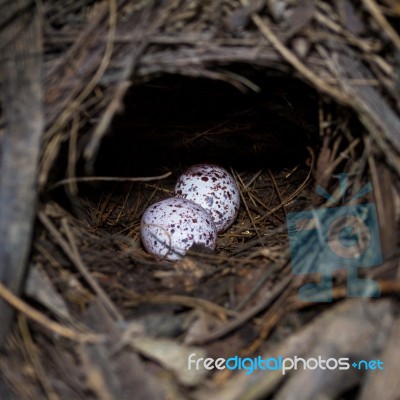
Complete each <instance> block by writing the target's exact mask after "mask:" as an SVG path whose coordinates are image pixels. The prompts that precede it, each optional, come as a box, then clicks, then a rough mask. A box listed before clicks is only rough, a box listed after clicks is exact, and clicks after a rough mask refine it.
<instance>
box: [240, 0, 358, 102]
mask: <svg viewBox="0 0 400 400" xmlns="http://www.w3.org/2000/svg"><path fill="white" fill-rule="evenodd" d="M242 3H245V1H244V0H242ZM251 18H252V20H253V22H254V24H255V25H256V26H257V27H258V29H259V30H260V32H261V33H262V34H263V35H264V36H265V38H266V39H267V40H268V41H269V42H270V43H271V45H272V46H273V47H274V48H275V50H276V51H277V52H278V53H279V54H280V55H281V56H282V57H283V59H285V60H286V61H287V62H288V63H289V64H291V65H292V66H293V67H294V68H295V69H296V70H297V71H298V72H299V73H300V74H301V75H303V76H304V77H305V78H306V79H308V80H309V81H310V82H311V83H312V84H313V85H314V86H315V87H317V88H318V89H319V90H320V91H321V92H324V93H326V94H328V95H330V96H332V97H334V98H335V99H336V100H337V101H338V102H340V103H342V104H344V105H351V102H350V99H349V97H348V96H347V95H345V94H343V92H341V91H340V90H338V89H336V88H335V87H333V86H331V85H328V84H326V82H325V81H324V80H323V79H321V78H320V77H319V76H317V75H316V74H315V73H314V72H313V71H311V69H309V68H308V67H307V66H306V65H305V64H303V63H302V62H301V61H300V60H299V59H298V58H297V57H296V56H295V55H294V54H293V53H292V52H291V51H290V50H289V49H288V48H287V47H286V46H285V45H284V44H283V43H282V42H281V41H280V40H279V38H278V37H277V36H276V35H275V34H274V33H273V32H272V30H271V29H270V28H269V26H268V24H267V23H266V22H265V21H263V20H262V18H261V17H260V16H259V15H257V14H255V13H253V14H252V16H251Z"/></svg>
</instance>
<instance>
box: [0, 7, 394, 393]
mask: <svg viewBox="0 0 400 400" xmlns="http://www.w3.org/2000/svg"><path fill="white" fill-rule="evenodd" d="M279 4H280V2H275V1H270V0H268V1H266V2H258V1H250V2H247V1H232V2H227V3H225V2H213V1H211V2H208V1H177V2H176V1H163V2H152V1H150V2H136V1H117V0H109V1H106V2H97V1H92V0H90V1H89V0H88V1H86V0H81V1H79V2H69V1H65V0H58V1H52V2H50V1H44V5H43V8H39V9H37V8H36V7H33V8H32V7H31V4H30V3H29V2H28V1H27V2H26V4H25V3H24V1H21V2H20V3H18V4H16V5H13V6H12V7H14V8H15V9H14V8H13V10H14V11H15V15H14V14H12V13H11V14H12V15H11V17H12V18H9V17H10V14H6V13H5V14H4V15H6V16H7V18H6V19H5V21H4V24H0V29H1V30H3V31H4V33H2V35H4V41H3V42H4V43H5V44H4V45H2V46H3V47H4V54H5V55H4V57H5V60H6V61H7V60H8V61H7V62H5V63H4V66H2V88H4V95H3V97H2V113H3V114H4V115H3V119H4V121H5V122H4V133H3V125H2V133H1V136H0V145H1V158H0V162H1V168H2V182H1V192H0V222H1V223H0V227H1V229H2V231H1V235H2V237H3V238H4V244H3V245H2V246H1V247H0V249H1V252H0V264H1V263H3V265H4V266H3V267H2V268H1V269H0V272H1V275H0V278H1V282H2V284H1V285H0V297H1V299H2V302H1V303H0V307H1V310H0V311H1V315H2V321H3V324H2V325H1V326H0V339H1V341H2V346H3V353H2V354H1V356H0V371H1V380H0V397H2V396H3V397H4V398H6V399H12V398H15V399H19V398H21V399H22V398H24V399H35V400H36V399H39V398H48V399H101V400H103V399H104V400H105V399H107V400H108V399H167V398H169V399H178V400H179V399H194V400H203V399H211V398H212V399H216V400H228V399H229V400H230V399H264V398H271V399H287V398H296V399H297V398H298V399H314V398H321V397H324V398H329V399H339V398H342V399H353V398H357V399H361V400H366V399H375V398H385V399H388V400H391V399H393V400H394V399H397V398H398V397H399V396H400V388H399V382H398V380H397V379H395V378H393V376H394V375H393V374H391V373H388V372H387V371H391V370H395V369H396V368H397V367H396V363H397V360H398V357H399V352H398V350H397V349H398V348H400V347H399V346H398V344H399V343H398V338H399V337H400V335H399V334H398V333H399V322H398V312H396V308H398V293H399V289H400V283H399V279H398V277H399V271H398V239H397V238H398V230H399V229H398V228H399V226H398V221H399V204H400V203H399V187H398V186H399V185H398V175H399V171H400V162H399V154H398V153H399V151H400V141H399V139H398V132H400V120H399V118H398V115H399V104H400V98H399V95H398V90H397V88H398V76H397V73H396V71H397V68H398V61H396V60H397V59H398V54H397V53H398V48H399V46H400V39H399V38H398V33H397V31H396V21H397V20H398V15H399V10H398V7H397V6H395V5H394V4H392V2H389V1H381V2H376V1H375V0H362V1H355V0H354V1H352V0H344V1H339V2H326V1H324V2H320V1H317V0H315V1H309V2H308V1H305V2H298V3H297V2H295V3H294V4H292V3H290V4H289V3H288V4H285V6H283V5H281V6H280V5H279ZM21 7H22V8H21ZM0 14H1V13H0ZM14 17H15V18H14ZM15 21H16V22H15ZM19 35H22V36H21V37H20V36H19ZM14 37H19V38H22V39H21V42H19V41H18V45H14V42H13V40H10V38H14ZM40 38H43V39H44V41H43V42H44V43H43V44H44V46H42V45H41V40H40ZM32 51H33V52H34V53H35V54H40V57H39V56H38V57H34V58H33V57H30V55H31V53H32ZM21 54H22V56H21ZM10 60H11V61H10ZM21 60H22V61H23V62H21ZM16 72H17V73H16ZM22 88H23V89H24V90H22ZM38 88H42V91H43V98H42V96H41V90H39V89H38ZM21 143H27V145H26V146H21ZM199 162H211V163H215V164H218V165H221V166H222V167H224V168H226V169H227V170H229V172H230V173H231V174H232V176H233V177H234V179H235V180H236V183H237V185H238V187H239V190H240V196H241V206H240V211H239V215H238V217H237V219H236V221H235V222H234V224H233V225H232V227H230V228H229V229H228V230H227V231H226V232H223V233H221V234H219V235H218V239H217V248H216V251H215V252H208V251H204V250H203V249H202V248H198V247H195V248H192V249H191V250H190V251H189V252H188V254H187V255H186V256H185V257H184V258H183V259H182V260H179V261H176V262H168V261H166V260H159V259H156V258H155V257H153V256H151V255H149V254H147V253H146V252H145V250H144V248H143V246H142V243H141V240H140V219H141V216H142V214H143V212H144V210H145V209H146V208H147V207H148V206H149V205H150V204H153V203H155V202H156V201H158V200H161V199H165V198H167V197H170V196H172V195H173V187H174V185H175V182H176V179H177V178H178V176H179V175H180V174H181V173H182V171H183V170H184V169H185V168H187V167H188V166H190V165H193V164H196V163H199ZM35 166H36V167H35ZM344 174H346V176H347V181H345V180H344V176H345V175H344ZM3 177H4V179H3ZM34 182H37V185H34ZM369 183H370V184H371V189H372V190H364V188H365V187H366V185H368V184H369ZM367 187H368V186H367ZM21 188H22V189H21ZM360 193H361V195H359V196H358V194H360ZM357 196H358V197H357ZM334 199H338V201H337V202H336V203H335V200H334ZM351 199H355V200H354V201H353V200H351ZM35 204H37V206H34V205H35ZM368 205H373V207H374V210H376V215H377V219H378V221H379V226H378V224H376V226H375V225H374V226H372V225H369V227H370V228H371V227H372V228H371V229H373V230H374V233H373V235H372V234H370V236H368V235H366V234H365V231H361V232H356V233H357V234H358V235H359V236H357V235H354V232H353V231H351V232H350V234H349V235H350V236H349V237H350V239H351V240H355V236H357V238H364V239H365V238H366V240H365V243H367V244H368V243H370V242H371V240H372V239H371V237H372V238H373V240H375V239H376V237H379V238H380V243H379V249H378V247H376V248H374V249H375V250H376V251H378V250H379V253H382V260H381V261H380V262H379V263H375V264H373V265H359V266H357V268H356V270H357V271H356V274H357V277H360V278H365V279H370V280H371V281H370V282H372V281H373V282H376V283H377V284H378V285H379V289H380V293H379V296H378V297H376V298H373V299H372V298H371V297H373V295H374V294H375V295H376V293H372V292H363V291H358V292H357V293H356V292H353V294H352V292H351V291H350V289H349V282H348V279H349V278H348V276H351V275H350V272H351V270H350V269H348V268H347V265H348V264H346V266H344V265H345V264H344V261H343V265H342V264H341V261H340V260H339V261H337V263H336V264H335V266H334V267H332V270H331V271H330V273H331V282H333V285H332V287H331V288H329V287H325V288H322V289H321V291H320V294H321V293H322V295H321V296H320V297H317V298H314V299H311V300H310V299H309V301H304V299H302V298H301V296H300V295H299V293H300V292H299V289H301V288H302V287H303V286H304V285H305V284H308V283H312V282H324V281H322V278H321V272H323V271H322V270H318V269H312V268H311V269H310V270H307V271H306V272H307V273H297V272H298V271H296V269H295V264H296V262H298V261H299V260H298V259H297V260H295V259H294V258H293V253H291V251H290V250H291V247H290V244H291V242H290V240H289V239H290V233H291V232H290V230H289V228H288V226H289V219H288V215H290V213H295V212H309V213H314V215H315V214H316V213H318V212H320V211H321V210H324V209H328V210H333V209H334V207H336V208H339V209H340V208H341V207H347V206H349V207H350V206H352V207H355V208H354V209H355V210H365V209H366V208H365V207H369V206H368ZM357 207H359V208H357ZM371 207H372V206H371ZM374 212H375V211H374ZM328 213H329V211H328ZM357 217H358V218H359V219H361V220H362V221H364V225H365V224H367V225H368V224H370V222H368V221H370V220H368V219H367V217H366V216H365V215H362V214H357ZM363 218H364V219H363ZM298 224H299V225H296V226H297V227H301V226H302V225H301V224H302V222H301V221H300V222H299V223H298ZM357 226H358V225H357ZM315 231H316V232H318V234H319V236H318V238H316V237H313V239H309V237H307V240H306V243H305V246H304V247H305V249H306V250H303V252H302V257H303V258H307V259H308V258H309V254H310V253H312V254H314V255H315V257H316V259H318V262H319V263H323V262H325V261H326V260H325V259H324V258H323V257H324V254H325V253H324V252H323V251H322V250H321V243H325V244H329V243H328V241H326V242H324V240H323V239H321V237H322V236H323V234H324V230H323V229H322V228H321V227H318V229H316V230H315ZM346 232H348V231H346ZM31 233H32V234H31ZM31 237H32V238H31ZM352 243H353V242H352ZM317 244H318V245H317ZM377 249H378V250H377ZM321 254H322V256H321ZM318 257H320V258H318ZM321 257H322V258H321ZM357 257H359V255H358V254H356V256H355V258H357ZM342 258H343V259H344V258H345V257H342ZM341 265H342V267H340V266H341ZM358 267H359V268H358ZM364 267H365V268H364ZM349 271H350V272H349ZM308 272H312V273H308ZM353 278H354V276H353ZM351 297H357V298H351ZM194 353H195V359H196V360H198V359H200V358H206V357H212V358H213V359H218V358H221V357H222V358H225V359H228V358H229V357H235V356H238V357H241V358H247V362H246V363H245V364H242V365H241V366H242V368H241V369H239V368H238V369H237V370H235V371H231V370H229V369H226V368H225V369H218V368H214V369H213V370H208V369H207V368H206V367H204V366H201V365H200V364H201V363H200V362H199V364H196V366H197V365H199V366H198V367H196V368H194V367H193V365H195V364H190V357H191V355H193V354H194ZM280 357H281V358H282V359H285V358H289V359H294V358H296V357H301V358H304V359H305V360H311V362H314V361H313V360H319V359H321V358H322V359H324V360H328V359H329V360H333V361H331V362H330V365H333V364H335V363H336V361H335V360H339V359H341V360H342V362H349V368H345V369H343V370H340V369H338V368H336V367H332V368H318V369H317V370H315V369H313V368H311V367H310V368H309V369H308V370H304V369H303V368H302V367H299V368H298V369H297V370H295V369H293V370H291V371H290V374H289V373H287V374H283V373H282V369H281V368H273V366H272V364H269V365H270V368H269V370H268V371H266V370H264V369H263V368H261V367H259V368H255V362H256V361H255V360H256V359H259V358H262V359H264V360H270V362H271V363H273V362H275V361H276V360H279V359H280ZM274 360H275V361H274ZM343 360H345V361H343ZM346 360H347V361H346ZM361 360H366V361H367V362H369V361H371V360H372V361H374V360H375V361H376V363H375V364H374V363H372V364H366V365H368V368H366V367H365V365H364V364H358V363H359V362H360V361H361ZM276 362H277V361H276ZM353 362H354V363H355V364H356V366H357V368H356V367H354V368H351V367H350V363H353ZM380 363H383V364H384V365H385V368H384V370H381V369H380V368H379V365H383V364H380ZM249 366H252V367H254V370H252V371H251V373H250V371H249V368H250V367H249ZM359 366H361V368H358V367H359ZM376 366H378V367H377V368H378V369H379V371H377V370H376V368H375V367H376ZM374 368H375V369H374ZM378 372H379V373H378ZM3 393H4V394H3ZM3 397H2V398H3Z"/></svg>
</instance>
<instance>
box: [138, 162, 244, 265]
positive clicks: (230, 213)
mask: <svg viewBox="0 0 400 400" xmlns="http://www.w3.org/2000/svg"><path fill="white" fill-rule="evenodd" d="M239 206H240V194H239V189H238V187H237V185H236V182H235V180H234V179H233V177H232V176H231V175H230V174H229V173H228V171H226V170H225V169H224V168H222V167H219V166H216V165H211V164H198V165H193V166H192V167H190V168H189V169H188V170H186V171H185V172H184V173H183V174H182V175H181V176H180V177H179V179H178V182H177V183H176V185H175V197H171V198H168V199H165V200H162V201H160V202H158V203H155V204H153V205H151V206H150V207H149V208H147V209H146V211H145V212H144V214H143V216H142V220H141V227H140V233H141V237H142V242H143V245H144V247H145V248H146V250H147V251H148V252H149V253H151V254H153V255H155V256H156V257H158V258H162V259H167V260H170V261H175V260H179V259H181V258H182V257H183V256H184V255H185V254H186V252H187V251H188V250H189V249H190V247H192V245H194V244H200V245H203V246H205V247H207V248H209V249H211V250H214V249H215V245H216V240H217V234H218V233H219V232H223V231H225V230H226V229H228V228H229V227H230V226H231V225H232V224H233V222H234V220H235V218H236V217H237V214H238V212H239Z"/></svg>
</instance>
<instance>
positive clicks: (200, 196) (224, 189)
mask: <svg viewBox="0 0 400 400" xmlns="http://www.w3.org/2000/svg"><path fill="white" fill-rule="evenodd" d="M175 196H177V197H179V198H185V199H189V200H192V201H194V202H195V203H197V204H199V205H201V206H202V207H203V208H205V209H206V210H208V211H209V212H210V213H211V215H212V217H213V219H214V222H215V226H216V228H217V231H218V232H223V231H225V230H226V229H228V228H229V227H230V226H231V225H232V224H233V222H234V221H235V219H236V217H237V214H238V212H239V207H240V194H239V189H238V187H237V185H236V182H235V180H234V179H233V177H232V176H231V175H230V174H229V172H228V171H226V170H225V169H224V168H222V167H219V166H217V165H212V164H197V165H193V166H192V167H190V168H189V169H188V170H186V171H185V172H184V173H183V174H182V175H181V176H180V177H179V179H178V182H177V184H176V186H175Z"/></svg>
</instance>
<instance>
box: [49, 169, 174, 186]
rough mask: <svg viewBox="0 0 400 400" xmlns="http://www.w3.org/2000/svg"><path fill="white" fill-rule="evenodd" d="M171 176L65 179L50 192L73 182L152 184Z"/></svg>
mask: <svg viewBox="0 0 400 400" xmlns="http://www.w3.org/2000/svg"><path fill="white" fill-rule="evenodd" d="M171 174H172V172H167V173H165V174H163V175H158V176H142V177H135V178H129V177H126V178H124V177H116V176H83V177H79V178H65V179H61V180H60V181H58V182H56V183H55V184H54V185H53V186H52V187H51V188H50V190H53V189H55V188H57V187H59V186H63V185H68V184H69V183H70V182H71V181H72V182H150V181H156V180H159V179H165V178H168V177H169V176H170V175H171Z"/></svg>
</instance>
